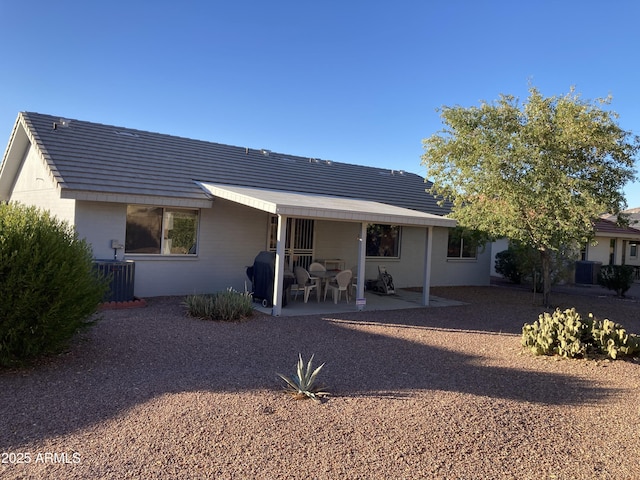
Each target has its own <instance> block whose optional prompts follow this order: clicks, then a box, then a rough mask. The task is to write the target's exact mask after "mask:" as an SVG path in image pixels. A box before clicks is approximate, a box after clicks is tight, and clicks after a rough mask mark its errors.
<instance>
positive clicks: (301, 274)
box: [291, 267, 318, 303]
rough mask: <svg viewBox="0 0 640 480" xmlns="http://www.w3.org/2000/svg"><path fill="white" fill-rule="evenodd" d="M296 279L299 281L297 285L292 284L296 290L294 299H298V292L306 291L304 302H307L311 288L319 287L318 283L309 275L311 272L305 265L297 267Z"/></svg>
mask: <svg viewBox="0 0 640 480" xmlns="http://www.w3.org/2000/svg"><path fill="white" fill-rule="evenodd" d="M295 274H296V281H297V282H298V283H297V284H296V285H292V286H291V288H292V291H294V292H295V296H294V297H293V299H294V300H297V299H298V292H304V303H307V301H308V300H309V293H310V292H311V290H313V289H316V288H318V284H317V283H316V282H314V281H313V280H311V277H310V276H309V272H307V271H306V270H305V269H304V268H303V267H296V268H295Z"/></svg>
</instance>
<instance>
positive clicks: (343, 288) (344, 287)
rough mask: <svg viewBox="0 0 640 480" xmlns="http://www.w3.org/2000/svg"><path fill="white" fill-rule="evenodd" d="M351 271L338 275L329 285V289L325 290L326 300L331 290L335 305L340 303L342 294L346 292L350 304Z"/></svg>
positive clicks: (343, 271)
mask: <svg viewBox="0 0 640 480" xmlns="http://www.w3.org/2000/svg"><path fill="white" fill-rule="evenodd" d="M352 275H353V274H352V272H351V270H342V271H341V272H340V273H338V274H337V275H336V278H335V281H333V280H332V281H331V282H329V283H327V287H326V288H325V290H324V299H325V300H326V299H327V292H328V291H329V290H331V291H332V293H333V303H336V304H337V303H338V300H339V299H340V297H341V296H342V292H345V296H346V297H347V303H349V287H350V285H351V276H352Z"/></svg>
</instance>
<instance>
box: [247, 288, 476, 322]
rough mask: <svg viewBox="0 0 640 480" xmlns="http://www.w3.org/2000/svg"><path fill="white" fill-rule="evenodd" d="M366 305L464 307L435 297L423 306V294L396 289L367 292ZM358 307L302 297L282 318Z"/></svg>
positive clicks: (289, 305) (370, 308) (372, 307)
mask: <svg viewBox="0 0 640 480" xmlns="http://www.w3.org/2000/svg"><path fill="white" fill-rule="evenodd" d="M365 299H366V305H364V308H363V310H364V311H376V310H402V309H407V308H432V307H448V306H453V305H464V303H463V302H459V301H456V300H449V299H446V298H442V297H437V296H434V295H430V296H429V306H427V307H425V306H423V305H422V293H420V292H414V291H410V290H403V289H396V293H395V294H393V295H382V294H377V293H373V292H365ZM254 306H255V309H256V310H257V311H260V312H262V313H266V314H268V315H271V307H268V308H265V307H262V306H260V305H259V304H258V303H255V304H254ZM355 311H357V306H356V304H355V301H354V300H353V298H352V299H350V301H349V302H348V303H347V301H346V300H345V299H344V298H343V299H342V300H341V301H339V302H338V303H337V304H335V303H333V301H332V300H330V299H329V298H327V300H326V301H323V300H320V301H319V302H318V301H316V300H315V298H311V297H310V298H309V301H308V302H307V303H304V301H303V300H302V295H300V296H299V297H298V299H297V300H293V299H291V300H290V301H289V302H288V303H287V306H286V307H283V308H282V313H281V315H282V316H289V317H290V316H299V315H323V314H332V313H345V312H355Z"/></svg>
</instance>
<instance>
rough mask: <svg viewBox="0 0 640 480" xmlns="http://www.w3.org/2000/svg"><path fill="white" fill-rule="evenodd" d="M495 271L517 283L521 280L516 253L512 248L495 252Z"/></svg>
mask: <svg viewBox="0 0 640 480" xmlns="http://www.w3.org/2000/svg"><path fill="white" fill-rule="evenodd" d="M496 273H499V274H500V275H502V276H503V277H505V278H507V279H509V280H510V281H512V282H513V283H516V284H518V285H519V284H520V283H521V282H522V276H523V274H522V272H521V271H520V268H519V265H518V259H517V255H516V253H515V251H514V250H513V249H512V248H508V249H507V250H503V251H502V252H498V253H497V254H496Z"/></svg>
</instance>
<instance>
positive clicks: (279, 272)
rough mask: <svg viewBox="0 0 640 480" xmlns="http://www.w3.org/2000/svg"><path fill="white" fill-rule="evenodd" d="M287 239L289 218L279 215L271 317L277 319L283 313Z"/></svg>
mask: <svg viewBox="0 0 640 480" xmlns="http://www.w3.org/2000/svg"><path fill="white" fill-rule="evenodd" d="M286 238H287V217H286V216H285V215H278V235H277V242H276V265H275V268H276V271H275V273H274V279H273V282H274V283H273V299H272V301H273V308H272V309H271V315H273V316H275V317H277V316H279V315H280V314H281V313H282V288H283V283H284V247H285V245H286Z"/></svg>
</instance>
